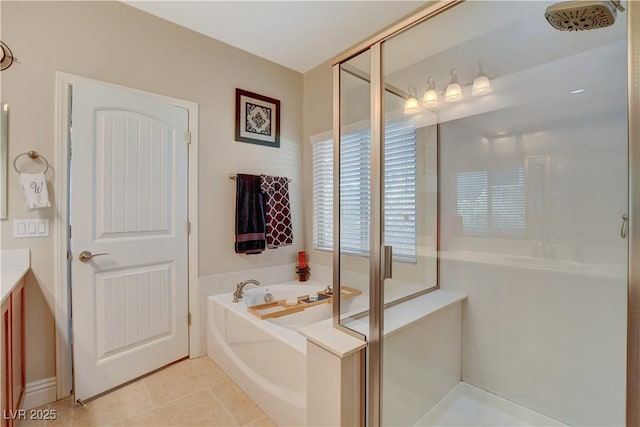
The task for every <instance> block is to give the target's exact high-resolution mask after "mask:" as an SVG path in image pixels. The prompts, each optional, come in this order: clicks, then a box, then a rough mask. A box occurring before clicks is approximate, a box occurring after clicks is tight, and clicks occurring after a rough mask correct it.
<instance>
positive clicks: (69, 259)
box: [67, 249, 73, 261]
mask: <svg viewBox="0 0 640 427" xmlns="http://www.w3.org/2000/svg"><path fill="white" fill-rule="evenodd" d="M71 260H73V254H72V253H71V250H70V249H67V261H71Z"/></svg>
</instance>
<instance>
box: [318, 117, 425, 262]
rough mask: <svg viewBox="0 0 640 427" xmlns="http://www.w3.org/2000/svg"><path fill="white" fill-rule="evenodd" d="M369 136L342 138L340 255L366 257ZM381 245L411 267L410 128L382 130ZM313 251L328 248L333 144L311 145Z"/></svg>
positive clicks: (396, 124) (400, 124)
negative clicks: (382, 196) (382, 223)
mask: <svg viewBox="0 0 640 427" xmlns="http://www.w3.org/2000/svg"><path fill="white" fill-rule="evenodd" d="M370 139H371V136H370V131H369V129H365V130H361V131H357V132H351V133H348V134H345V135H343V136H342V144H341V151H342V153H341V154H342V155H341V170H340V182H341V185H342V187H341V189H340V197H341V205H340V207H341V209H340V214H341V218H340V221H341V224H342V234H341V236H340V238H341V243H340V245H341V249H342V251H344V252H348V253H353V254H368V253H369V233H370V229H369V226H370V222H369V218H370V214H371V210H370V209H371V208H370V196H369V192H370V182H371V173H370V172H371V168H370V161H371V147H370V145H371V142H370ZM384 202H385V203H384V215H385V236H384V241H385V244H387V245H391V246H393V251H394V258H395V259H397V260H404V261H410V262H415V261H416V131H415V128H414V127H413V125H412V124H411V123H410V122H407V121H404V120H399V121H393V122H388V123H387V125H386V129H385V171H384ZM313 245H314V248H316V249H324V250H331V249H332V248H333V140H332V139H325V140H322V141H319V142H316V143H314V144H313Z"/></svg>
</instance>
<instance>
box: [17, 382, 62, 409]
mask: <svg viewBox="0 0 640 427" xmlns="http://www.w3.org/2000/svg"><path fill="white" fill-rule="evenodd" d="M55 401H56V377H51V378H44V379H41V380H38V381H33V382H30V383H28V384H27V385H26V387H25V392H24V401H23V402H22V409H31V408H37V407H38V406H42V405H46V404H47V403H51V402H55Z"/></svg>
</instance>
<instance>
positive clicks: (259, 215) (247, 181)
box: [235, 174, 266, 254]
mask: <svg viewBox="0 0 640 427" xmlns="http://www.w3.org/2000/svg"><path fill="white" fill-rule="evenodd" d="M265 231H266V224H265V216H264V197H263V195H262V192H261V191H260V177H259V176H257V175H245V174H237V176H236V243H235V250H236V253H238V254H259V253H260V252H262V251H264V248H265V244H266V242H265Z"/></svg>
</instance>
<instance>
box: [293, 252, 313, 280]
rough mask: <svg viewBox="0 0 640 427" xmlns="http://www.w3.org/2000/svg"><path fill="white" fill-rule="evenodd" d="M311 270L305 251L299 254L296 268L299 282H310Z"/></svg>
mask: <svg viewBox="0 0 640 427" xmlns="http://www.w3.org/2000/svg"><path fill="white" fill-rule="evenodd" d="M310 271H311V269H310V268H309V265H307V254H306V252H305V251H300V252H298V265H297V266H296V273H297V274H298V280H299V281H300V282H306V281H307V280H309V276H310Z"/></svg>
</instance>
